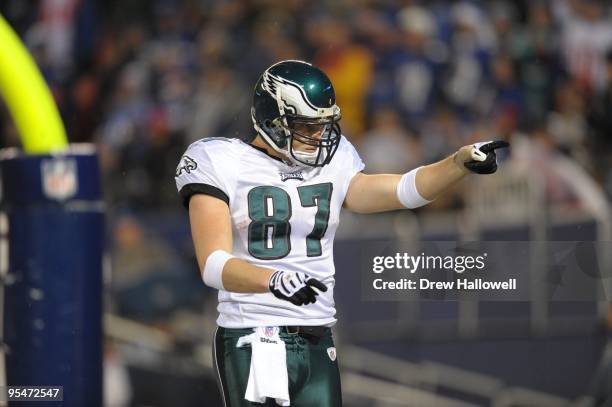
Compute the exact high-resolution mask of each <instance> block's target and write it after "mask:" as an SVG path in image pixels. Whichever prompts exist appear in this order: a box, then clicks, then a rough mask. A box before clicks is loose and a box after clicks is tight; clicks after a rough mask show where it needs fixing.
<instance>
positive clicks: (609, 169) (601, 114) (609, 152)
mask: <svg viewBox="0 0 612 407" xmlns="http://www.w3.org/2000/svg"><path fill="white" fill-rule="evenodd" d="M611 112H612V48H611V49H610V50H609V51H608V54H607V55H606V86H605V88H604V89H603V90H602V91H600V92H599V93H598V94H597V95H596V97H595V98H594V99H593V102H592V106H591V110H590V117H589V119H590V124H591V126H592V127H593V133H594V139H593V143H592V149H591V152H592V154H593V155H594V158H595V159H594V160H593V162H594V164H595V166H596V170H597V178H598V179H599V180H600V182H605V181H604V180H605V179H606V178H607V179H608V180H610V181H609V182H611V181H612V114H611ZM606 189H607V191H608V194H609V195H610V196H612V182H611V183H609V184H608V185H606Z"/></svg>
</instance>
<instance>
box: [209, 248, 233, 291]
mask: <svg viewBox="0 0 612 407" xmlns="http://www.w3.org/2000/svg"><path fill="white" fill-rule="evenodd" d="M233 258H234V256H232V255H231V254H229V253H228V252H226V251H223V250H215V251H214V252H212V253H211V254H209V255H208V258H207V259H206V264H205V265H204V270H203V271H202V280H204V284H206V285H207V286H209V287H212V288H216V289H217V290H225V287H223V279H222V278H221V275H222V274H223V267H224V266H225V263H226V262H227V261H228V260H229V259H233Z"/></svg>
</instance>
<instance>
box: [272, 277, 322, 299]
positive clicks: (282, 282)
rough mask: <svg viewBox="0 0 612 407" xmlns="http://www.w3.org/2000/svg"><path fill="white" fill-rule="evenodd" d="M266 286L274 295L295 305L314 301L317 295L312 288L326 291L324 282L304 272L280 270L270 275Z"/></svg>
mask: <svg viewBox="0 0 612 407" xmlns="http://www.w3.org/2000/svg"><path fill="white" fill-rule="evenodd" d="M268 287H270V292H272V294H274V296H275V297H277V298H280V299H281V300H285V301H289V302H290V303H292V304H295V305H306V304H311V303H314V302H315V301H316V300H317V298H316V297H317V295H319V293H318V292H317V291H315V289H314V288H317V289H319V290H321V291H323V292H325V291H327V287H326V286H325V284H323V283H322V282H320V281H319V280H317V279H315V278H312V277H310V276H308V275H306V274H304V273H300V272H288V271H280V270H279V271H276V272H275V273H274V274H272V275H271V276H270V281H269V282H268ZM313 287H314V288H313Z"/></svg>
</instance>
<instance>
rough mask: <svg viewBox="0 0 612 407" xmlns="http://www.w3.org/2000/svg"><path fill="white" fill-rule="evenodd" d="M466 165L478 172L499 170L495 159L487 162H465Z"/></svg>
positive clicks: (487, 172) (491, 172) (484, 172)
mask: <svg viewBox="0 0 612 407" xmlns="http://www.w3.org/2000/svg"><path fill="white" fill-rule="evenodd" d="M465 167H466V168H467V169H469V170H470V171H472V172H475V173H477V174H493V173H494V172H495V171H497V163H496V162H495V161H493V162H491V163H486V164H485V163H483V162H478V161H471V162H469V163H465Z"/></svg>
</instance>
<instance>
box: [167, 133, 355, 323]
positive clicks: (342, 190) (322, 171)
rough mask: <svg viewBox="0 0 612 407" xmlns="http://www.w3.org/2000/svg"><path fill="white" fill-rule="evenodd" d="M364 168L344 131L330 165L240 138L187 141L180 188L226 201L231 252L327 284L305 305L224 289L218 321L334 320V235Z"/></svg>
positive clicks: (182, 192) (184, 194) (186, 193)
mask: <svg viewBox="0 0 612 407" xmlns="http://www.w3.org/2000/svg"><path fill="white" fill-rule="evenodd" d="M363 168H364V164H363V162H362V161H361V159H360V158H359V155H358V154H357V151H356V150H355V148H354V147H353V146H352V145H351V143H350V142H349V141H348V140H347V139H346V138H345V137H344V136H342V138H341V141H340V145H339V146H338V150H337V151H336V154H335V155H334V157H333V159H332V160H331V162H330V163H329V164H327V165H325V166H323V167H318V168H313V167H298V166H295V165H290V164H288V163H286V162H284V161H282V160H280V159H276V158H274V157H271V156H270V155H268V154H267V153H266V152H265V151H264V150H263V149H259V148H257V147H255V146H252V145H250V144H247V143H245V142H243V141H241V140H238V139H226V138H205V139H202V140H199V141H197V142H195V143H193V144H192V145H191V146H189V148H188V149H187V151H186V152H185V155H183V157H182V158H181V162H180V163H179V166H178V167H177V171H176V186H177V188H178V190H179V192H180V195H181V197H182V198H183V200H184V203H185V204H186V205H187V204H188V202H189V198H190V197H191V196H192V195H194V194H198V193H204V194H208V195H212V196H216V197H218V198H219V199H222V200H224V201H225V202H227V204H228V205H229V208H230V214H231V218H232V219H231V220H232V233H233V242H234V243H233V245H234V246H233V252H232V254H233V255H234V256H236V257H238V258H241V259H243V260H246V261H248V262H249V263H252V264H254V265H257V266H261V267H268V268H270V269H273V270H286V271H301V272H303V273H306V274H308V275H310V276H312V277H314V278H316V279H318V280H320V281H321V282H323V283H324V284H325V285H326V286H327V288H328V290H327V292H325V293H321V294H320V295H319V296H318V297H317V302H315V303H314V304H308V305H304V306H296V305H293V304H291V303H290V302H288V301H284V300H280V299H278V298H276V297H275V296H274V295H273V294H272V293H261V294H241V293H233V292H229V291H223V290H220V291H219V306H218V311H219V318H218V320H217V323H218V324H219V326H222V327H225V328H247V327H256V326H282V325H327V326H331V325H333V324H334V323H335V322H336V319H335V314H336V309H335V307H334V299H333V293H334V281H335V280H334V258H333V242H334V235H335V233H336V228H337V227H338V220H339V215H340V209H341V208H342V204H343V202H344V198H345V195H346V192H347V190H348V187H349V183H350V181H351V179H352V178H353V176H354V175H355V174H356V173H358V172H359V171H361V170H363Z"/></svg>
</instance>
